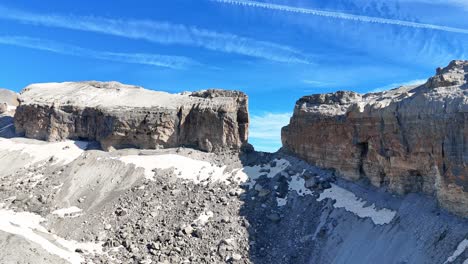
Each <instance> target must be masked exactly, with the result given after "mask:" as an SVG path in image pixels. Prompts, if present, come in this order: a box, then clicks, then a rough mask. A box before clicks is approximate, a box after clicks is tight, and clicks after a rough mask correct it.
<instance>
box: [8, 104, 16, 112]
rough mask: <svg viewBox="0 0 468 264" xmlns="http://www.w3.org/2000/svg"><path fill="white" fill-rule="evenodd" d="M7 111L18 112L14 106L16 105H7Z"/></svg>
mask: <svg viewBox="0 0 468 264" xmlns="http://www.w3.org/2000/svg"><path fill="white" fill-rule="evenodd" d="M7 111H16V106H14V105H7Z"/></svg>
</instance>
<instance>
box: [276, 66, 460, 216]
mask: <svg viewBox="0 0 468 264" xmlns="http://www.w3.org/2000/svg"><path fill="white" fill-rule="evenodd" d="M467 82H468V61H452V62H451V63H450V64H449V65H448V66H447V67H446V68H443V69H440V68H439V69H438V70H437V73H436V75H435V76H434V77H431V78H430V79H429V80H428V81H427V82H426V83H425V84H423V85H420V86H405V87H399V88H397V89H393V90H390V91H385V92H379V93H369V94H364V95H362V94H358V93H354V92H343V91H339V92H336V93H329V94H318V95H311V96H305V97H303V98H301V99H300V100H298V101H297V103H296V106H295V109H294V115H293V117H292V118H291V121H290V124H289V125H288V126H286V127H284V128H283V129H282V141H283V147H284V149H285V150H287V151H289V152H291V153H292V154H295V155H297V156H299V157H300V158H302V159H305V160H306V161H308V162H310V163H312V164H315V165H318V166H321V167H325V168H333V169H335V170H336V171H337V174H338V175H339V176H342V177H344V178H346V179H348V180H358V179H363V178H364V179H368V180H370V182H371V183H372V184H373V185H375V186H378V187H380V186H386V187H387V188H389V189H390V190H391V191H394V192H397V193H400V194H406V193H410V192H423V193H427V194H431V195H435V196H436V197H437V198H438V200H439V202H440V204H441V205H442V206H443V207H445V208H447V209H448V210H450V211H452V212H454V213H457V214H459V215H463V216H468V167H467V162H468V129H467V127H468V113H467V112H468V83H467Z"/></svg>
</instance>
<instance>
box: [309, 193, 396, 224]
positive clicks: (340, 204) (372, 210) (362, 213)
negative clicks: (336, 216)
mask: <svg viewBox="0 0 468 264" xmlns="http://www.w3.org/2000/svg"><path fill="white" fill-rule="evenodd" d="M327 198H329V199H333V200H335V201H336V203H335V204H334V205H333V206H334V207H335V208H344V209H345V210H346V211H348V212H352V213H354V214H355V215H356V216H358V217H360V218H366V217H369V218H370V219H371V220H372V221H373V222H374V224H376V225H384V224H388V223H390V222H391V221H392V220H393V218H394V217H395V215H396V212H395V211H392V210H389V209H386V208H382V209H377V208H376V207H375V205H374V204H372V205H370V206H365V205H366V204H367V201H364V200H362V199H360V198H358V197H356V195H355V194H354V193H352V192H350V191H348V190H346V189H344V188H341V187H340V186H338V185H336V184H332V187H331V188H330V189H327V190H324V191H323V192H322V193H321V194H320V197H319V198H318V199H317V201H322V200H323V199H327Z"/></svg>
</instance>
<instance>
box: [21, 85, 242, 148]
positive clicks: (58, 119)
mask: <svg viewBox="0 0 468 264" xmlns="http://www.w3.org/2000/svg"><path fill="white" fill-rule="evenodd" d="M19 100H20V105H19V106H18V108H17V110H16V114H15V128H16V132H17V133H18V134H20V135H24V136H26V137H29V138H35V139H41V140H47V141H61V140H64V139H86V140H96V141H99V142H100V143H101V146H102V148H103V149H106V150H109V149H113V148H115V149H119V148H127V147H137V148H148V149H155V148H169V147H178V146H189V147H193V148H197V149H200V150H203V151H208V152H217V151H223V150H239V149H241V148H242V147H243V146H246V145H247V137H248V125H249V114H248V110H247V104H248V98H247V96H246V95H245V94H244V93H242V92H238V91H225V90H206V91H201V92H194V93H183V94H169V93H165V92H158V91H151V90H146V89H143V88H141V87H137V86H130V85H124V84H120V83H117V82H74V83H73V82H67V83H44V84H33V85H30V86H28V87H26V88H25V89H24V90H23V91H22V92H21V94H20V97H19Z"/></svg>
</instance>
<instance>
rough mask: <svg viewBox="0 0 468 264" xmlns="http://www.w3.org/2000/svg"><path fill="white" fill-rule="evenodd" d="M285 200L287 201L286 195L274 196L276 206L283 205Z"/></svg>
mask: <svg viewBox="0 0 468 264" xmlns="http://www.w3.org/2000/svg"><path fill="white" fill-rule="evenodd" d="M287 202H288V197H287V196H286V197H285V198H279V197H276V203H277V204H278V206H285V205H286V203H287Z"/></svg>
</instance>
